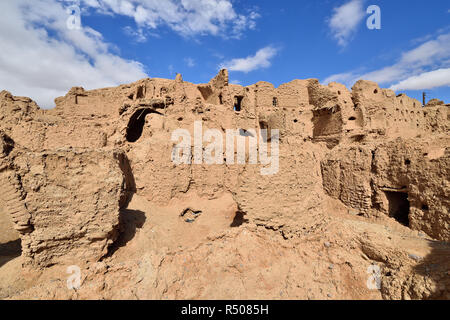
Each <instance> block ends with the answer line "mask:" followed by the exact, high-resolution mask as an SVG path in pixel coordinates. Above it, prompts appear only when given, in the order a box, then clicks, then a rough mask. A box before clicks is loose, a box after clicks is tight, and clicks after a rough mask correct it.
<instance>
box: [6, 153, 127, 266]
mask: <svg viewBox="0 0 450 320" xmlns="http://www.w3.org/2000/svg"><path fill="white" fill-rule="evenodd" d="M122 162H123V159H122V160H121V153H120V152H117V151H74V150H59V151H48V152H41V153H34V152H22V153H20V154H18V155H16V158H15V159H14V170H9V171H7V172H3V173H1V175H0V179H1V183H2V185H3V186H4V188H5V192H4V193H3V194H2V195H1V197H2V198H3V200H4V201H5V202H6V204H7V205H6V207H7V209H8V210H9V212H10V214H11V216H12V220H13V222H14V226H15V228H16V229H17V230H18V231H19V233H20V237H21V240H22V256H23V258H24V262H25V264H29V265H33V266H39V267H45V266H49V265H53V264H58V263H72V264H77V265H82V264H84V263H86V262H95V261H98V260H99V259H100V258H101V257H103V256H104V255H105V254H106V253H107V250H108V246H109V245H111V244H112V242H113V241H114V240H115V239H116V237H117V232H118V231H117V228H118V224H119V209H120V204H122V205H124V204H125V203H126V199H124V197H126V195H124V189H125V186H126V184H127V183H126V177H125V173H124V172H123V171H122V169H121V166H123V164H121V163H122Z"/></svg>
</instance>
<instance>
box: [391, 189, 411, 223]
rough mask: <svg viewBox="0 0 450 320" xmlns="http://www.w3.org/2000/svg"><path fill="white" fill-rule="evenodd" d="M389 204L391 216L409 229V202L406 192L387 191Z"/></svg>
mask: <svg viewBox="0 0 450 320" xmlns="http://www.w3.org/2000/svg"><path fill="white" fill-rule="evenodd" d="M385 193H386V198H387V200H388V202H389V216H390V217H392V218H394V219H395V220H397V221H398V222H399V223H401V224H403V225H404V226H407V227H409V209H410V205H409V200H408V194H407V193H406V192H391V191H385Z"/></svg>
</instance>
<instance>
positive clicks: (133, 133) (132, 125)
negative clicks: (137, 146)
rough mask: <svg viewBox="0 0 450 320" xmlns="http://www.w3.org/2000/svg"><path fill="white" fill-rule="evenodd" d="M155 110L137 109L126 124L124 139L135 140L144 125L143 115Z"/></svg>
mask: <svg viewBox="0 0 450 320" xmlns="http://www.w3.org/2000/svg"><path fill="white" fill-rule="evenodd" d="M152 112H155V111H152V110H151V109H148V108H145V109H139V110H137V111H136V112H135V113H133V115H132V116H131V118H130V121H129V122H128V126H127V134H126V139H127V141H128V142H136V141H138V140H139V138H140V137H141V135H142V132H143V131H144V125H145V117H146V116H147V115H148V114H149V113H152Z"/></svg>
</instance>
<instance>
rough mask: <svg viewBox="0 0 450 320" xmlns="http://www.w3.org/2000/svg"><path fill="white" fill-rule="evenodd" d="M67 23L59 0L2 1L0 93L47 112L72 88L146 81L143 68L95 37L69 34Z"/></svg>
mask: <svg viewBox="0 0 450 320" xmlns="http://www.w3.org/2000/svg"><path fill="white" fill-rule="evenodd" d="M91 2H93V1H91ZM67 19H68V13H67V12H66V11H65V9H64V8H63V6H62V4H61V3H59V2H57V1H56V0H14V1H0V43H1V50H0V70H1V72H0V90H8V91H10V92H11V93H12V94H14V95H21V96H28V97H31V98H33V99H34V100H35V101H36V102H37V103H38V104H39V105H40V106H41V107H44V108H49V107H53V106H54V103H53V100H54V98H55V97H58V96H61V95H64V94H65V93H67V91H68V90H69V89H70V88H71V87H73V86H83V87H85V88H86V89H94V88H99V87H106V86H115V85H118V84H120V83H124V82H131V81H135V80H138V79H140V78H144V77H146V76H147V75H146V73H145V71H144V68H143V66H142V65H141V64H140V63H138V62H136V61H129V60H126V59H123V58H121V57H120V56H118V55H115V54H112V53H111V47H110V45H108V44H107V43H106V42H104V40H103V39H102V35H101V34H100V33H98V32H97V31H95V30H93V29H91V28H88V27H84V28H82V29H81V30H69V29H68V28H67V25H66V21H67Z"/></svg>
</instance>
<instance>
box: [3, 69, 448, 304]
mask: <svg viewBox="0 0 450 320" xmlns="http://www.w3.org/2000/svg"><path fill="white" fill-rule="evenodd" d="M55 104H56V107H55V108H54V109H50V110H43V109H40V108H39V106H37V105H36V103H35V102H33V101H32V100H31V99H29V98H24V97H15V96H13V95H12V94H11V93H9V92H6V91H2V92H1V93H0V185H1V188H2V192H1V193H0V216H3V217H2V218H1V221H2V225H1V228H2V230H1V231H2V235H1V237H2V238H1V240H2V241H1V242H2V243H8V242H11V243H12V242H14V243H17V242H15V241H17V239H18V238H19V237H20V247H21V249H20V255H21V257H17V259H15V260H12V261H10V262H8V263H7V262H3V261H1V260H0V297H2V298H5V297H8V298H33V297H44V298H75V299H76V298H108V299H115V298H126V299H135V298H140V299H145V298H150V299H164V298H169V299H184V298H187V299H190V298H193V299H197V298H208V299H216V298H218V299H259V298H262V299H307V298H310V299H327V298H330V297H332V298H336V299H341V298H343V299H345V298H347V299H359V298H361V299H364V298H385V299H410V298H411V299H429V298H447V299H450V277H449V272H450V255H449V252H450V245H449V243H448V241H449V240H450V214H449V208H450V182H449V179H450V136H449V129H450V121H449V119H450V118H449V117H450V114H449V109H450V108H449V107H450V105H448V104H445V103H444V102H441V101H437V100H432V101H430V103H429V104H428V105H426V106H422V103H421V102H419V101H417V100H415V99H411V98H409V97H407V96H406V95H403V94H401V95H396V94H395V93H394V92H393V91H391V90H388V89H382V88H380V87H379V86H378V85H377V84H376V83H374V82H369V81H358V82H357V83H356V84H355V85H354V87H353V88H352V90H351V91H349V90H348V89H347V88H346V87H345V86H344V85H341V84H338V83H330V84H329V85H328V86H324V85H321V84H320V83H319V81H318V80H316V79H308V80H294V81H292V82H289V83H286V84H283V85H281V86H279V87H278V88H275V87H274V86H273V85H272V84H270V83H268V82H258V83H256V84H254V85H251V86H247V87H243V86H240V85H235V84H231V83H229V82H228V72H227V71H226V70H221V71H220V72H219V74H218V75H217V76H216V77H215V78H214V79H212V80H211V81H210V82H209V83H207V84H199V85H197V84H192V83H188V82H185V81H183V79H182V77H181V75H178V76H177V77H176V79H175V80H167V79H157V78H151V79H143V80H140V81H137V82H135V83H132V84H126V85H121V86H119V87H115V88H105V89H98V90H91V91H85V90H84V89H83V88H80V87H75V88H72V89H71V90H70V91H69V92H68V93H67V94H66V96H64V97H60V98H57V99H55ZM194 121H202V124H203V129H204V130H206V129H208V128H212V129H220V130H223V131H225V130H226V129H238V128H242V129H256V130H258V129H268V130H271V129H279V131H280V145H279V148H280V150H279V172H278V173H277V174H275V175H269V176H262V175H261V174H260V167H261V166H262V165H260V164H258V165H254V164H249V163H247V164H245V165H242V164H234V165H229V164H227V163H226V162H225V163H224V164H223V165H207V164H201V165H199V164H187V165H175V164H174V163H173V162H172V159H171V154H172V150H173V147H174V145H175V142H173V141H172V140H171V134H172V132H173V131H174V130H177V129H180V128H183V129H187V130H189V131H190V132H191V133H192V135H193V132H192V131H193V128H194ZM247 157H248V155H247ZM187 215H189V217H187ZM9 260H10V259H9ZM9 260H8V261H9ZM11 263H15V264H14V265H11ZM70 265H77V266H80V268H81V269H82V270H83V285H82V287H81V288H80V290H78V291H76V292H75V291H70V290H68V289H67V288H66V286H65V279H66V277H67V274H66V273H65V268H66V267H67V266H70ZM370 265H377V266H380V267H381V270H382V274H381V288H380V290H369V289H368V288H367V286H366V282H367V281H366V280H367V279H368V277H369V276H370V275H369V274H368V273H367V270H368V267H369V266H370ZM8 268H9V269H8ZM2 269H3V270H5V271H3V270H2ZM2 271H3V273H4V274H5V272H8V276H2ZM25 275H26V276H25ZM55 278H56V279H60V280H59V281H54V279H55ZM18 279H22V280H18ZM23 279H25V280H23ZM52 279H53V280H52ZM43 288H45V290H43Z"/></svg>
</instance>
